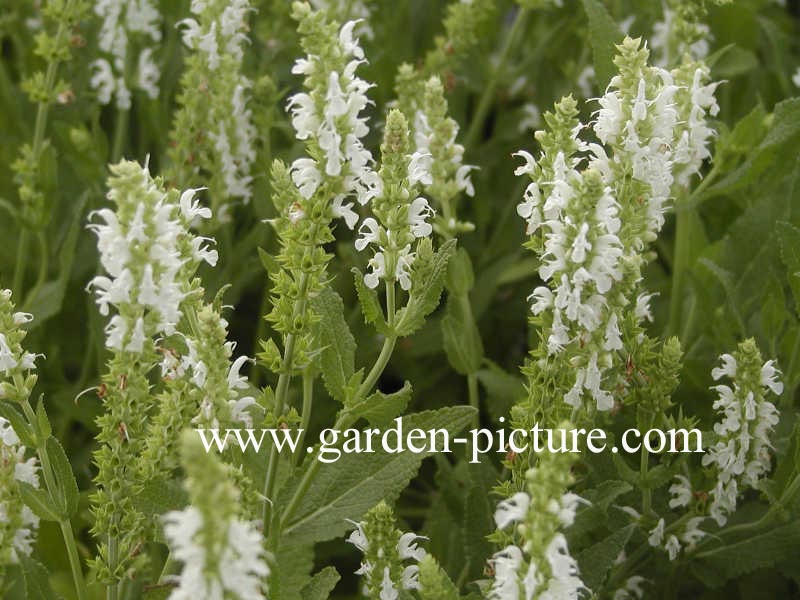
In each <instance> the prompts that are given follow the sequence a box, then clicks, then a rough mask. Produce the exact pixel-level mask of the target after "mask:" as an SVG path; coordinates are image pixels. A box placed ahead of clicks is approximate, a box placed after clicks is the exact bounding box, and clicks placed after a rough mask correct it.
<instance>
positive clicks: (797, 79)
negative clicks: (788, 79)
mask: <svg viewBox="0 0 800 600" xmlns="http://www.w3.org/2000/svg"><path fill="white" fill-rule="evenodd" d="M792 83H793V84H795V86H797V87H799V88H800V67H797V71H795V72H794V75H792Z"/></svg>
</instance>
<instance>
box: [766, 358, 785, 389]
mask: <svg viewBox="0 0 800 600" xmlns="http://www.w3.org/2000/svg"><path fill="white" fill-rule="evenodd" d="M780 374H781V372H780V371H779V370H778V369H776V368H775V361H774V360H768V361H767V362H765V363H764V366H763V367H761V385H763V386H764V387H768V388H769V389H771V390H772V392H773V393H774V394H775V395H777V396H780V395H781V394H782V393H783V383H781V382H780V381H778V377H779V376H780Z"/></svg>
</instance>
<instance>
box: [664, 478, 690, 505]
mask: <svg viewBox="0 0 800 600" xmlns="http://www.w3.org/2000/svg"><path fill="white" fill-rule="evenodd" d="M675 479H677V482H676V483H673V484H672V485H671V486H669V493H670V495H672V498H671V499H670V501H669V507H670V508H680V507H683V506H688V504H689V502H691V500H692V484H691V482H690V481H689V479H688V478H686V477H685V476H684V475H676V476H675Z"/></svg>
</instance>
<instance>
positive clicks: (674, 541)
mask: <svg viewBox="0 0 800 600" xmlns="http://www.w3.org/2000/svg"><path fill="white" fill-rule="evenodd" d="M664 549H665V550H666V551H667V554H669V559H670V560H675V559H676V558H677V556H678V553H679V552H680V551H681V543H680V542H679V541H678V538H677V537H675V536H674V535H671V536H669V538H668V539H667V543H666V544H664Z"/></svg>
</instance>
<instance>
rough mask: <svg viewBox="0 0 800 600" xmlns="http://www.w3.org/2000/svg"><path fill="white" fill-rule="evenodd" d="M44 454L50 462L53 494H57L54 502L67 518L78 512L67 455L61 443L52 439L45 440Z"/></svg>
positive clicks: (75, 484)
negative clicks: (53, 486) (53, 487)
mask: <svg viewBox="0 0 800 600" xmlns="http://www.w3.org/2000/svg"><path fill="white" fill-rule="evenodd" d="M45 452H47V458H48V459H49V460H50V468H51V469H52V470H53V476H54V477H55V482H56V489H55V490H54V491H53V493H55V494H58V497H57V498H55V501H56V502H57V503H58V506H59V509H60V513H61V514H62V515H63V516H64V517H66V518H69V517H71V516H72V515H73V514H75V511H76V510H78V484H77V482H76V481H75V475H74V474H73V472H72V466H71V465H70V462H69V458H67V453H66V452H64V448H63V447H62V446H61V443H60V442H59V441H58V440H57V439H56V438H54V437H49V438H47V442H46V443H45Z"/></svg>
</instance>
